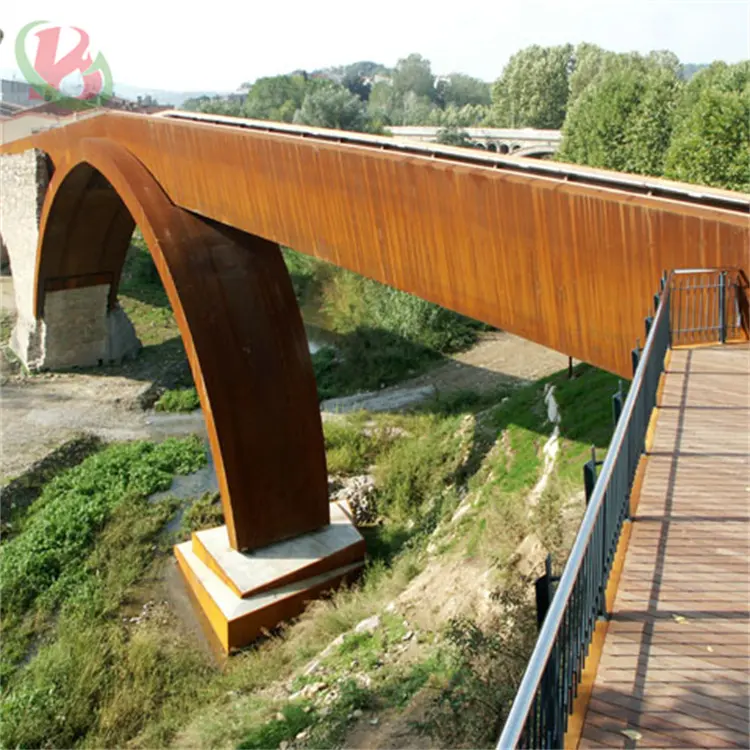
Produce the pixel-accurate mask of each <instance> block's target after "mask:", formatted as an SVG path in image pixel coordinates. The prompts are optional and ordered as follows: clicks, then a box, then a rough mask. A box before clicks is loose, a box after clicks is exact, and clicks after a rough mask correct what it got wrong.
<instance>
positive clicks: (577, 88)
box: [567, 42, 617, 108]
mask: <svg viewBox="0 0 750 750" xmlns="http://www.w3.org/2000/svg"><path fill="white" fill-rule="evenodd" d="M616 58H617V54H616V53H615V52H609V51H608V50H606V49H602V48H601V47H599V46H597V45H596V44H589V43H588V42H583V43H582V44H579V45H578V46H577V47H576V48H575V50H574V52H573V64H572V68H573V70H572V72H571V74H570V79H569V94H568V102H567V107H568V108H570V107H571V106H572V105H573V104H574V103H575V102H576V100H577V99H578V97H579V96H580V95H581V94H582V93H583V92H584V91H585V90H586V88H587V87H588V86H589V84H591V83H592V82H593V81H594V80H595V79H596V77H597V76H598V75H599V74H600V73H601V72H602V71H603V70H604V69H605V67H606V66H607V65H608V64H609V65H611V64H612V63H613V62H614V60H615V59H616Z"/></svg>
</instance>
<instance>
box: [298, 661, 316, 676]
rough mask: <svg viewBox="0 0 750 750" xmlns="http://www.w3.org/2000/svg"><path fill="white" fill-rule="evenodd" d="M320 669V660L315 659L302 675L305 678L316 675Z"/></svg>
mask: <svg viewBox="0 0 750 750" xmlns="http://www.w3.org/2000/svg"><path fill="white" fill-rule="evenodd" d="M318 669H320V659H313V660H312V661H311V662H310V663H309V664H308V665H307V666H306V667H305V671H304V672H303V673H302V674H303V676H304V677H309V676H310V675H311V674H315V673H316V672H317V671H318Z"/></svg>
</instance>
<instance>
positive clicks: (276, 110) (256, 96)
mask: <svg viewBox="0 0 750 750" xmlns="http://www.w3.org/2000/svg"><path fill="white" fill-rule="evenodd" d="M322 83H323V81H322V80H319V79H314V78H312V79H309V78H307V74H304V75H302V74H298V75H287V76H272V77H269V78H259V79H258V80H257V81H256V82H255V83H254V84H253V85H252V86H251V88H250V91H249V92H248V94H247V98H246V99H245V105H244V111H245V115H246V116H247V117H252V118H255V119H258V120H276V121H277V122H291V121H292V120H293V119H294V113H295V112H296V111H297V110H298V109H299V108H300V107H301V106H302V102H303V101H304V99H305V96H306V94H307V93H308V92H309V91H310V90H311V89H312V88H314V87H315V86H319V85H321V84H322Z"/></svg>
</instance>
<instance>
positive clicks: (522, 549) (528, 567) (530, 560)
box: [509, 534, 549, 578]
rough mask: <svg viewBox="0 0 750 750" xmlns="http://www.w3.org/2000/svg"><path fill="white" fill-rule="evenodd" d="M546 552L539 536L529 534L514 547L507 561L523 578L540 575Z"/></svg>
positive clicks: (542, 570)
mask: <svg viewBox="0 0 750 750" xmlns="http://www.w3.org/2000/svg"><path fill="white" fill-rule="evenodd" d="M548 554H549V553H548V551H547V548H546V547H545V546H544V545H543V544H542V542H541V540H540V539H539V537H538V536H537V535H536V534H529V535H528V536H527V537H526V538H525V539H524V540H523V541H522V542H521V543H520V544H519V545H518V547H516V550H515V552H514V553H513V554H512V555H511V557H510V560H509V563H510V565H514V566H515V567H516V570H517V571H518V572H519V573H520V574H521V575H522V576H523V577H524V578H531V577H535V576H540V575H542V573H543V572H544V561H545V560H546V559H547V555H548Z"/></svg>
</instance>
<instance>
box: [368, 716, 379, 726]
mask: <svg viewBox="0 0 750 750" xmlns="http://www.w3.org/2000/svg"><path fill="white" fill-rule="evenodd" d="M379 722H380V719H378V717H377V716H374V717H373V718H372V719H370V724H372V725H373V726H377V724H378V723H379Z"/></svg>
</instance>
